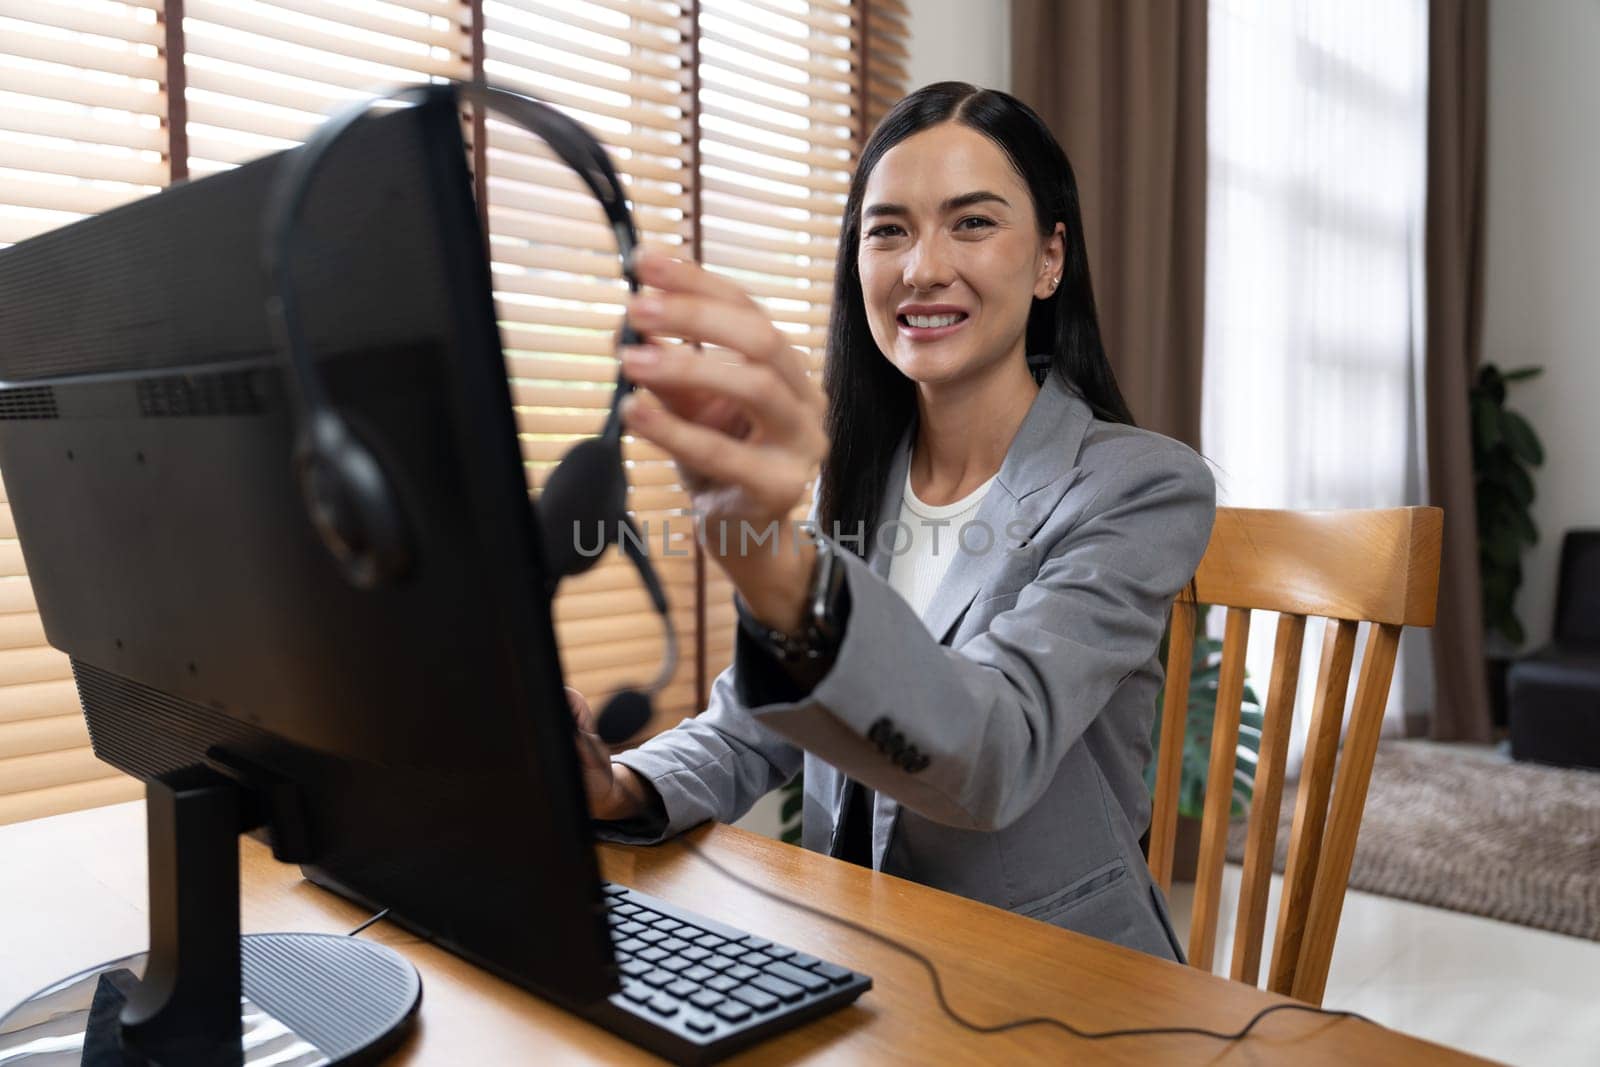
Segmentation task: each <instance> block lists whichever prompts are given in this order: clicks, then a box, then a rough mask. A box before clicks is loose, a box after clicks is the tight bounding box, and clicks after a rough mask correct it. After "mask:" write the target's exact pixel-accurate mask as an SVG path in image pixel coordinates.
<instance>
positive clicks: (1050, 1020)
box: [679, 838, 1379, 1041]
mask: <svg viewBox="0 0 1600 1067" xmlns="http://www.w3.org/2000/svg"><path fill="white" fill-rule="evenodd" d="M679 840H680V842H681V843H682V844H683V847H684V848H685V849H687V850H688V851H689V853H690V854H691V855H692V856H694V857H695V858H696V859H698V860H699V861H700V862H702V863H704V864H706V865H707V866H709V867H710V868H711V869H712V870H714V871H716V872H717V873H718V874H720V875H722V876H723V877H724V878H726V879H728V880H729V881H731V882H734V883H736V884H738V885H740V886H742V887H744V888H745V889H748V890H750V891H751V892H753V893H757V894H759V895H761V896H763V897H766V898H767V899H768V900H775V901H777V902H778V903H779V904H787V905H789V906H790V907H791V908H798V909H800V910H801V911H803V912H805V913H807V914H808V915H815V916H817V917H818V918H820V919H825V920H826V921H828V922H831V923H834V924H836V925H838V926H842V927H844V928H845V929H847V930H850V931H851V932H853V933H857V934H860V935H861V936H862V937H866V938H870V939H871V940H873V941H876V942H878V943H879V944H881V945H886V946H888V947H889V948H892V949H894V950H895V951H896V952H899V953H901V954H902V955H905V956H910V957H911V958H912V959H914V960H916V961H917V962H918V963H920V964H922V967H923V969H924V970H925V971H927V972H928V977H929V978H930V979H931V980H932V982H933V995H934V997H935V999H937V1000H938V1002H939V1008H940V1010H941V1011H943V1012H944V1013H945V1014H946V1015H948V1016H949V1017H950V1019H951V1021H952V1022H954V1023H955V1024H956V1025H957V1026H961V1027H963V1028H965V1029H967V1030H971V1031H972V1032H973V1033H978V1034H1002V1033H1005V1032H1006V1031H1008V1030H1019V1029H1021V1028H1022V1027H1024V1026H1054V1027H1057V1028H1059V1029H1061V1030H1065V1031H1066V1032H1067V1033H1069V1034H1071V1035H1072V1036H1073V1037H1077V1038H1081V1039H1083V1040H1085V1041H1105V1040H1107V1039H1109V1038H1114V1037H1156V1036H1163V1035H1167V1034H1182V1035H1191V1036H1194V1037H1210V1038H1215V1039H1216V1040H1218V1041H1238V1040H1239V1039H1240V1038H1243V1037H1245V1036H1247V1035H1248V1034H1249V1033H1250V1031H1251V1030H1254V1029H1255V1027H1256V1024H1257V1023H1259V1022H1260V1021H1261V1020H1262V1019H1265V1018H1266V1017H1267V1016H1269V1015H1271V1014H1273V1013H1274V1012H1280V1011H1303V1012H1309V1013H1311V1014H1313V1015H1325V1016H1328V1017H1329V1018H1334V1019H1359V1020H1361V1021H1362V1022H1364V1023H1372V1025H1373V1026H1377V1025H1379V1024H1378V1023H1375V1022H1373V1021H1372V1020H1371V1019H1369V1018H1367V1017H1366V1016H1365V1015H1361V1014H1358V1013H1357V1012H1353V1011H1340V1010H1338V1009H1334V1008H1319V1007H1315V1006H1313V1005H1310V1004H1300V1003H1292V1002H1291V1003H1286V1004H1273V1005H1271V1006H1269V1007H1265V1008H1262V1009H1261V1010H1260V1011H1258V1012H1256V1013H1255V1014H1254V1015H1252V1016H1251V1017H1250V1021H1249V1022H1247V1023H1245V1024H1244V1025H1243V1026H1242V1027H1240V1028H1239V1029H1237V1030H1235V1031H1233V1032H1231V1033H1225V1032H1223V1031H1221V1030H1207V1029H1205V1028H1204V1027H1199V1026H1151V1027H1135V1028H1131V1029H1126V1030H1080V1029H1079V1028H1078V1027H1076V1026H1073V1025H1072V1024H1071V1023H1069V1022H1063V1021H1062V1020H1060V1019H1057V1018H1054V1017H1052V1016H1049V1015H1033V1016H1029V1017H1028V1018H1025V1019H1012V1020H1010V1021H1008V1022H1003V1023H978V1022H973V1021H972V1020H971V1019H968V1018H966V1017H965V1016H963V1015H962V1014H961V1013H960V1012H958V1011H956V1010H955V1009H954V1008H952V1007H951V1006H950V1001H949V1000H948V999H947V998H946V997H945V993H944V982H943V980H941V979H940V977H939V969H938V968H937V967H935V966H934V965H933V961H932V960H930V959H929V958H928V957H927V956H924V955H923V954H922V953H921V952H918V951H917V950H916V949H914V948H912V947H911V946H910V945H907V944H904V943H903V942H900V941H896V940H895V939H894V938H892V937H890V936H888V935H887V934H881V933H879V932H878V931H876V930H874V929H872V928H871V927H870V926H863V925H862V924H861V923H858V922H855V921H853V920H850V919H843V918H840V917H839V916H837V915H833V914H831V913H829V912H826V911H823V910H822V909H821V908H816V907H812V906H811V905H810V904H803V903H801V902H800V901H798V900H793V899H790V898H789V897H786V896H784V895H783V894H781V893H774V892H773V891H772V890H770V889H766V888H764V887H763V886H760V885H757V884H756V883H755V882H752V881H750V880H749V879H748V878H745V877H743V876H741V875H738V874H735V873H734V872H733V871H730V870H729V869H728V868H727V867H724V866H723V865H722V864H721V863H719V862H717V861H716V860H714V859H712V858H711V857H710V856H708V855H706V854H705V853H704V852H702V851H701V850H700V848H699V847H698V846H696V845H695V844H694V843H693V842H691V841H687V840H684V839H682V838H680V839H679Z"/></svg>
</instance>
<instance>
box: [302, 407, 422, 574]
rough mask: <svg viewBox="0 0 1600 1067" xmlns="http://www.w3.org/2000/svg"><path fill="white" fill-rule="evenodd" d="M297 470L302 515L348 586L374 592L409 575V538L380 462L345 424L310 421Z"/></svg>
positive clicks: (334, 419)
mask: <svg viewBox="0 0 1600 1067" xmlns="http://www.w3.org/2000/svg"><path fill="white" fill-rule="evenodd" d="M295 468H296V472H297V474H298V475H299V481H300V493H301V495H302V496H303V497H304V498H305V503H306V513H307V515H308V516H309V517H310V519H311V524H312V526H313V527H314V528H315V529H316V531H317V536H318V537H320V538H321V539H322V543H323V544H324V545H325V546H327V549H328V551H329V552H330V553H332V555H333V557H334V559H335V560H336V561H337V562H338V564H339V568H340V570H342V571H343V572H344V576H345V579H346V581H348V582H349V583H350V584H351V585H353V586H355V587H356V588H358V589H378V588H381V587H383V586H387V585H390V584H392V583H393V582H395V581H397V580H398V579H400V578H403V577H404V576H405V575H406V574H407V573H408V572H409V571H410V569H411V563H412V559H413V553H412V550H411V537H410V532H409V531H408V530H407V528H406V522H405V516H404V515H403V514H402V512H401V510H400V506H399V502H398V501H397V500H395V497H394V492H393V490H392V489H391V488H390V486H389V480H388V478H387V477H386V476H385V475H384V472H383V466H382V464H380V463H379V462H378V457H377V456H375V455H373V453H372V450H371V449H369V448H368V447H367V446H366V445H365V444H364V443H363V442H362V441H361V440H360V438H358V437H357V436H356V434H355V432H354V431H353V430H351V429H350V427H349V426H347V425H346V424H345V422H344V420H343V419H340V418H339V417H338V416H336V415H333V414H331V413H326V412H325V413H319V414H315V415H313V416H312V417H311V419H310V421H309V423H308V424H307V426H306V429H305V432H304V433H303V434H302V435H301V437H300V441H299V443H298V446H297V447H296V449H295Z"/></svg>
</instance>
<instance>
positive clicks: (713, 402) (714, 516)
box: [622, 251, 828, 628]
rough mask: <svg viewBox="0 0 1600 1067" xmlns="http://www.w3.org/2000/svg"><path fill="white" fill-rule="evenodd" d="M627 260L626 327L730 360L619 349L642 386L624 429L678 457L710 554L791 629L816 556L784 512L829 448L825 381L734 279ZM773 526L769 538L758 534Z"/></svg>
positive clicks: (687, 265)
mask: <svg viewBox="0 0 1600 1067" xmlns="http://www.w3.org/2000/svg"><path fill="white" fill-rule="evenodd" d="M634 263H635V268H636V270H637V272H638V277H639V281H640V283H641V284H642V285H644V286H646V287H648V288H647V291H645V292H642V293H641V294H640V295H639V296H637V297H634V298H633V299H632V300H631V301H630V302H629V304H628V318H629V321H630V322H631V323H632V324H633V326H634V327H635V329H637V330H638V331H639V332H640V333H641V334H643V335H645V336H652V335H653V336H665V337H677V338H681V339H682V340H684V341H686V342H691V343H698V344H706V345H715V346H717V347H718V348H720V349H724V350H726V353H727V354H731V357H732V358H731V359H729V358H726V356H725V355H724V353H717V354H715V355H713V354H710V353H702V352H699V351H696V350H694V349H692V348H690V347H688V346H687V345H678V346H666V345H644V346H641V347H637V348H628V349H624V350H623V353H622V361H623V367H624V369H625V371H626V372H627V375H628V377H629V378H630V379H632V380H633V381H634V382H635V383H636V384H638V385H640V386H642V387H644V390H647V391H648V392H641V393H636V394H635V395H634V396H632V397H630V398H628V401H627V402H626V403H625V404H624V406H623V422H624V425H626V427H627V429H628V431H629V432H630V433H633V434H634V435H636V436H638V437H642V438H644V439H645V440H647V441H650V442H652V443H653V444H655V445H657V446H659V447H660V448H662V449H663V450H665V451H666V452H667V453H669V454H670V455H671V456H672V457H673V459H674V460H676V461H677V464H678V469H679V471H680V472H681V473H682V475H683V479H684V484H685V486H686V487H687V488H688V489H689V494H690V499H691V502H692V503H693V505H694V508H695V510H696V512H697V513H698V514H699V515H700V516H701V518H702V520H703V525H702V526H701V542H702V544H703V545H704V546H705V548H706V550H707V552H708V553H709V554H711V555H712V556H713V558H715V559H716V560H717V561H718V563H719V564H721V566H722V567H723V569H724V570H725V571H727V573H728V575H729V577H730V578H732V579H733V581H734V584H735V585H737V586H738V587H739V591H740V593H742V594H743V595H744V597H745V600H746V602H747V603H748V604H749V605H750V607H751V609H752V610H753V611H754V612H755V613H756V615H757V616H758V617H760V618H762V619H763V620H764V621H767V622H769V623H771V624H772V625H775V626H782V627H785V628H788V627H789V626H790V624H791V623H795V622H797V621H798V617H799V614H800V612H801V610H802V605H803V603H804V598H805V592H806V587H807V585H808V584H809V577H810V571H811V562H812V560H813V559H814V555H813V551H814V550H813V549H812V548H811V545H810V543H809V541H806V540H805V539H801V538H797V536H796V531H795V530H794V529H793V528H792V524H791V523H790V521H789V517H790V515H791V514H792V513H793V512H794V510H795V509H796V508H797V507H798V506H800V505H801V504H802V503H803V502H804V500H805V488H806V484H807V482H808V481H810V479H811V478H812V476H813V475H814V474H815V473H816V470H817V466H818V464H820V463H821V462H822V460H823V458H824V457H825V455H826V454H827V449H828V438H827V433H826V432H825V430H824V428H823V415H824V412H825V411H826V406H827V401H826V399H825V397H824V395H823V392H822V389H821V388H820V387H819V386H818V385H817V383H816V382H815V381H813V380H812V379H811V377H810V376H808V375H807V374H806V369H805V362H804V357H803V356H802V355H801V353H800V352H799V351H798V350H796V349H795V348H794V347H793V346H791V345H790V344H789V342H788V338H787V337H786V335H785V334H784V333H783V331H781V330H779V329H778V328H777V327H776V326H775V325H773V323H772V320H771V319H770V318H769V317H768V316H767V314H766V312H765V311H763V310H762V309H761V307H760V306H759V305H757V304H756V302H755V301H754V300H752V299H751V298H750V297H749V296H748V295H747V294H746V293H745V292H744V291H743V290H742V289H740V288H739V286H738V285H737V284H736V283H735V282H733V281H730V280H729V279H727V278H723V277H720V276H718V275H716V274H713V273H711V272H710V271H707V270H705V269H704V268H702V267H700V266H699V265H698V264H695V263H692V262H687V261H683V260H676V259H672V258H670V257H668V256H665V255H662V254H660V253H657V252H643V251H641V252H640V253H638V254H637V255H636V256H635V260H634ZM719 357H721V358H719ZM744 524H748V526H749V528H750V536H746V534H745V527H744ZM774 524H776V529H777V531H778V537H777V538H776V540H772V539H766V540H763V541H759V542H758V541H757V540H756V538H757V537H762V536H763V535H765V534H766V533H767V532H768V531H769V530H771V529H772V528H773V526H774ZM724 530H725V531H726V536H725V537H724V536H722V531H724Z"/></svg>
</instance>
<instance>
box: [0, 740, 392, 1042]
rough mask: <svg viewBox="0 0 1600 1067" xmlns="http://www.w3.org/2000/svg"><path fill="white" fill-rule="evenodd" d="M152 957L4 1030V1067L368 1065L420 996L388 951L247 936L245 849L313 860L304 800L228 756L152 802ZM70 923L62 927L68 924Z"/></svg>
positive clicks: (50, 1000)
mask: <svg viewBox="0 0 1600 1067" xmlns="http://www.w3.org/2000/svg"><path fill="white" fill-rule="evenodd" d="M146 816H147V820H148V838H149V856H150V902H149V910H150V950H149V951H148V952H142V953H138V954H136V955H133V956H127V957H124V958H122V959H117V960H111V961H109V962H107V963H103V964H101V965H99V966H98V967H93V968H91V969H89V970H87V971H83V972H80V973H79V974H76V975H73V976H71V977H69V978H65V979H63V980H62V981H60V982H57V983H55V984H54V985H51V986H49V987H48V988H46V989H43V990H41V991H39V992H38V993H35V994H34V995H33V996H32V997H30V998H28V999H27V1000H25V1001H23V1002H22V1003H21V1004H18V1005H17V1006H16V1007H15V1008H13V1009H12V1010H11V1011H9V1012H8V1013H7V1014H6V1015H5V1016H4V1017H3V1018H0V1062H4V1063H6V1064H8V1065H22V1064H28V1063H30V1062H37V1063H40V1064H43V1063H47V1062H48V1063H60V1062H63V1060H64V1058H67V1057H70V1055H71V1053H72V1052H73V1051H74V1050H76V1049H81V1050H82V1054H81V1062H83V1063H85V1064H95V1065H118V1064H129V1065H134V1064H137V1065H144V1064H160V1065H162V1067H188V1065H191V1064H194V1065H199V1064H205V1065H208V1067H210V1065H235V1064H239V1065H242V1064H247V1063H254V1062H263V1061H267V1060H270V1061H272V1062H273V1063H278V1064H294V1065H295V1067H309V1065H311V1064H321V1063H366V1062H372V1061H376V1060H377V1059H379V1058H381V1057H382V1056H383V1055H384V1054H386V1053H387V1052H389V1051H391V1050H392V1049H393V1048H394V1047H395V1045H397V1044H398V1043H399V1042H400V1041H401V1040H402V1039H403V1038H404V1037H405V1036H406V1033H407V1032H408V1030H409V1026H410V1023H411V1021H412V1019H413V1018H414V1016H415V1014H416V1010H417V1004H418V1002H419V1001H420V1000H421V997H422V980H421V979H420V978H419V977H418V975H417V972H416V969H415V968H413V967H412V966H411V964H410V963H408V962H406V960H405V959H404V958H402V957H401V956H400V955H399V954H398V953H396V952H395V951H394V950H392V949H389V948H386V947H385V946H383V945H379V944H375V943H373V942H371V941H367V940H363V939H361V938H355V937H344V936H339V935H332V934H294V933H286V934H252V935H250V936H247V937H242V938H241V937H240V934H239V835H240V834H241V833H245V832H248V831H250V830H253V829H256V828H257V827H259V826H263V825H266V826H269V827H270V828H271V829H272V838H273V847H274V853H275V854H276V855H277V856H278V858H279V859H282V860H285V861H286V862H300V861H304V860H309V859H310V858H311V856H310V855H309V852H310V850H309V849H308V848H306V840H307V837H306V833H305V824H304V821H303V819H302V818H301V817H300V811H299V804H298V793H297V791H296V790H295V789H294V787H293V785H292V784H290V783H286V782H283V781H282V780H280V779H276V778H274V777H272V776H271V775H270V774H268V773H266V772H262V771H260V770H258V769H255V768H252V767H250V766H249V765H248V764H245V763H243V762H242V761H239V760H236V759H230V758H229V757H227V756H226V755H225V754H222V753H218V752H216V751H213V752H212V753H210V765H209V766H194V767H188V768H185V769H183V770H179V771H174V772H172V773H169V774H166V775H163V776H161V777H159V778H156V779H154V780H152V781H151V782H150V783H149V784H148V786H147V787H146ZM60 918H61V920H63V921H69V920H70V917H69V916H61V917H60Z"/></svg>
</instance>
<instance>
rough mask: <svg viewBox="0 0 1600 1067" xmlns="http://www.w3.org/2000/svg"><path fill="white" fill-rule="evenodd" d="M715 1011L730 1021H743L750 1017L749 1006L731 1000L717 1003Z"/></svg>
mask: <svg viewBox="0 0 1600 1067" xmlns="http://www.w3.org/2000/svg"><path fill="white" fill-rule="evenodd" d="M716 1011H717V1014H718V1015H720V1016H722V1018H724V1019H726V1020H728V1021H729V1022H730V1023H737V1022H743V1021H744V1020H746V1019H748V1018H750V1009H749V1008H747V1007H745V1006H744V1005H743V1004H736V1003H734V1002H733V1001H731V1000H724V1001H723V1002H722V1003H721V1004H718V1005H717V1008H716Z"/></svg>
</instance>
